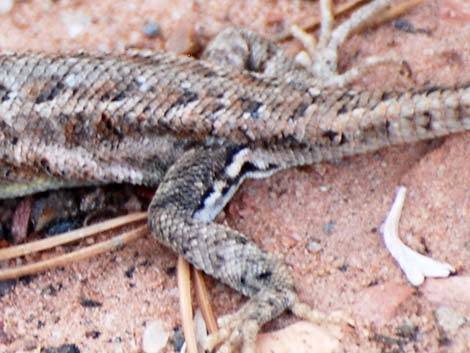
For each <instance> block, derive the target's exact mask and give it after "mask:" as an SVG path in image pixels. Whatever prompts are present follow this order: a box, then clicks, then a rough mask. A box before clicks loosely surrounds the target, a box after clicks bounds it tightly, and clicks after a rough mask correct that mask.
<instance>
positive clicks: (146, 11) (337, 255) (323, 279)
mask: <svg viewBox="0 0 470 353" xmlns="http://www.w3.org/2000/svg"><path fill="white" fill-rule="evenodd" d="M6 3H7V2H6ZM2 6H3V5H2ZM316 13H318V9H317V3H316V2H311V1H294V2H288V1H272V0H271V1H270V0H266V1H261V0H256V1H234V0H223V1H203V0H201V1H194V2H191V1H182V0H176V1H164V0H155V1H111V0H105V1H99V2H97V1H89V0H80V1H65V0H64V1H52V0H51V1H39V0H38V1H17V2H16V3H15V4H14V6H13V7H12V8H11V9H10V10H9V11H6V12H5V13H4V14H1V15H0V50H2V51H6V50H34V51H59V50H61V51H64V50H72V49H75V50H78V49H80V50H82V49H83V50H122V49H125V48H149V49H165V50H181V48H186V47H190V46H192V47H195V45H194V44H197V45H198V46H200V47H204V46H205V44H206V43H207V40H208V39H210V38H211V37H213V36H214V35H215V34H216V33H217V32H219V31H220V30H221V29H222V28H224V27H226V26H229V25H238V26H243V27H247V28H250V29H252V30H255V31H258V32H260V33H264V34H266V35H267V36H271V35H274V34H276V33H279V32H280V31H282V30H284V29H285V28H287V27H288V26H289V25H290V24H292V23H302V22H303V21H305V20H306V19H307V18H309V17H310V16H312V15H315V14H316ZM404 19H405V20H406V21H408V22H409V23H410V24H411V25H412V26H414V28H415V29H416V31H415V33H410V32H406V31H403V30H401V29H399V28H398V27H399V26H394V25H393V24H392V23H389V24H386V25H382V26H380V27H379V28H376V29H374V30H369V31H367V32H365V33H363V34H361V35H357V36H354V37H353V38H351V39H350V40H349V41H348V42H347V43H346V45H345V46H344V48H343V49H342V52H341V54H342V56H341V63H340V65H341V68H343V69H344V68H347V67H351V66H353V65H355V64H358V63H360V62H361V61H362V60H363V59H364V58H365V57H367V56H368V55H378V54H384V53H387V52H394V53H397V54H399V55H401V56H402V57H403V58H404V59H405V60H406V62H407V63H408V65H409V67H410V68H411V72H412V76H411V78H409V77H406V75H404V74H403V73H402V72H400V70H399V68H397V67H393V66H392V67H380V68H378V69H377V70H374V71H373V72H371V73H370V74H368V75H366V76H365V77H364V78H362V79H361V80H359V82H357V86H358V87H368V88H370V87H374V88H388V89H392V88H398V89H406V88H410V87H423V86H426V85H430V84H433V85H436V84H443V85H444V84H456V83H463V82H469V80H470V69H469V68H470V9H469V6H468V2H466V1H465V0H461V1H459V0H442V1H424V3H423V4H422V5H420V6H419V7H418V8H416V9H414V10H412V11H410V12H409V13H408V14H407V15H406V16H404ZM149 24H150V27H152V25H154V24H158V26H159V27H160V28H159V30H160V31H159V33H157V36H156V37H152V36H147V35H145V34H144V29H145V30H148V29H149V27H145V26H146V25H147V26H149ZM157 32H158V31H157ZM283 46H284V47H285V48H286V50H287V51H288V52H289V53H295V52H296V51H297V50H298V49H299V45H298V43H295V42H288V43H284V44H283ZM469 144H470V136H468V134H459V135H456V136H452V137H449V138H446V139H443V140H439V141H433V142H424V143H420V144H417V145H413V146H405V147H396V148H390V149H387V150H385V151H381V152H378V153H374V154H370V155H367V156H359V157H355V158H351V159H348V160H345V161H343V162H341V163H338V164H324V165H320V166H316V167H311V168H302V169H297V170H290V171H286V172H283V173H279V174H278V175H275V176H274V177H272V178H270V179H269V180H263V181H249V182H246V183H245V185H244V186H243V187H242V189H241V190H240V192H239V193H238V194H237V195H236V196H235V198H234V200H233V201H232V202H231V203H230V204H229V206H228V207H227V208H226V210H225V219H223V221H224V222H227V223H228V224H229V225H231V226H233V227H234V228H236V229H239V230H241V231H243V232H244V233H246V234H248V235H250V236H252V237H253V238H254V240H255V241H256V242H257V243H258V244H259V245H260V246H262V247H263V248H264V249H266V250H269V251H272V252H275V253H278V254H280V255H281V256H283V257H284V258H285V259H286V261H287V262H288V263H289V265H290V266H291V267H292V272H293V273H294V276H295V283H296V285H297V288H298V291H299V293H300V296H301V298H302V299H303V300H305V301H306V302H307V303H309V304H311V305H312V306H314V307H316V308H318V309H321V310H323V311H325V312H332V311H335V310H341V311H343V312H345V313H348V314H349V315H350V316H352V317H353V319H354V321H355V323H356V325H355V327H348V328H343V329H342V330H340V331H338V330H333V329H332V330H331V331H330V330H329V329H324V328H319V327H316V326H315V327H314V328H313V329H314V330H317V331H316V333H318V332H319V331H318V330H320V329H322V330H323V331H321V332H320V336H312V337H316V338H315V339H317V337H320V338H318V339H317V342H316V343H315V342H314V344H313V346H315V345H317V347H315V348H316V351H318V352H335V351H337V352H469V351H470V256H469V255H470V230H469V221H470V191H469V188H468V180H470V161H469V160H468V158H466V157H467V156H468V155H469V153H470V146H469ZM398 185H406V186H407V187H408V190H409V192H408V197H407V200H406V206H405V209H404V215H403V218H402V222H401V234H402V238H403V239H404V240H405V242H407V243H408V244H409V245H411V246H412V247H413V248H415V249H417V250H419V251H421V252H424V253H427V254H429V255H432V256H433V257H435V258H439V259H441V260H445V261H448V262H451V263H452V264H453V265H454V266H455V267H456V268H457V269H458V275H457V276H454V277H452V278H449V279H444V280H427V281H426V283H425V284H424V285H423V286H422V287H419V288H413V287H411V286H410V285H408V284H407V282H406V281H405V279H404V276H403V274H402V273H401V272H400V270H399V269H398V268H397V266H396V264H395V263H394V261H393V260H392V259H391V257H390V256H389V255H388V253H387V252H386V250H385V249H384V246H383V241H382V240H381V238H380V234H379V232H378V228H379V226H380V224H381V223H382V222H383V219H384V217H385V215H386V213H387V211H388V209H389V207H390V205H391V202H392V200H393V197H394V193H395V189H396V187H397V186H398ZM175 265H176V257H175V256H174V255H173V254H171V253H170V252H169V251H168V250H166V249H164V248H163V247H161V246H159V245H157V244H155V242H154V241H153V240H152V239H151V238H150V237H146V238H144V239H141V240H138V241H137V242H135V243H133V244H131V245H129V246H127V247H126V248H125V249H123V250H121V251H116V252H113V253H109V254H106V255H101V256H99V257H96V258H93V259H91V260H88V261H82V262H79V263H75V264H72V265H70V266H67V267H66V268H61V269H58V270H54V271H49V272H47V273H44V274H41V275H37V276H33V277H32V278H31V279H30V280H28V281H20V282H18V283H17V285H16V286H15V288H14V289H13V290H12V291H10V292H9V293H7V294H5V295H3V296H2V297H0V312H1V317H0V351H1V352H37V351H38V350H39V348H43V347H54V346H61V345H64V344H73V345H75V347H76V348H78V350H79V351H80V352H141V351H142V336H143V332H144V329H145V327H146V326H148V325H149V323H151V322H154V321H155V320H160V321H162V322H163V324H164V327H165V329H166V330H167V331H168V332H169V333H170V339H175V340H176V341H177V339H176V338H175V337H177V336H178V335H177V334H176V335H175V334H174V332H173V330H174V329H175V328H176V329H177V328H178V325H179V313H178V297H177V294H178V289H177V286H176V280H175ZM209 284H210V286H211V295H212V296H213V300H214V305H215V308H216V312H217V314H223V313H226V312H230V311H232V310H234V309H236V308H237V307H239V305H240V303H241V302H242V301H243V300H244V299H243V298H242V297H241V296H240V295H239V294H237V293H234V292H233V291H231V290H230V289H228V288H226V287H224V286H222V285H220V284H218V283H217V282H216V281H210V282H209ZM295 321H296V320H295V318H293V317H292V316H290V315H285V316H283V317H282V318H281V319H279V320H276V322H274V323H272V324H270V325H268V326H267V328H266V329H267V330H268V331H270V330H275V329H279V328H281V327H285V326H287V325H290V324H292V323H294V322H295ZM333 331H334V333H333ZM268 338H269V336H268ZM296 340H297V339H296V338H294V339H292V338H291V339H290V342H295V341H296ZM299 340H300V339H299ZM320 341H321V343H322V344H323V345H322V346H321V347H320V346H319V344H320V343H319V342H320ZM328 343H331V344H328ZM292 344H293V343H292ZM280 346H281V344H279V343H274V344H273V345H272V346H269V347H268V348H267V350H263V351H268V350H271V351H276V350H275V347H277V348H276V349H280V348H279V347H280ZM173 349H174V348H173V345H172V344H171V343H170V344H169V345H167V347H166V348H165V350H166V351H172V350H173ZM264 349H266V348H264ZM290 349H291V351H300V350H299V349H298V348H295V347H294V346H293V345H292V346H291V348H290ZM44 351H45V350H44ZM277 351H279V350H277ZM310 351H312V350H310Z"/></svg>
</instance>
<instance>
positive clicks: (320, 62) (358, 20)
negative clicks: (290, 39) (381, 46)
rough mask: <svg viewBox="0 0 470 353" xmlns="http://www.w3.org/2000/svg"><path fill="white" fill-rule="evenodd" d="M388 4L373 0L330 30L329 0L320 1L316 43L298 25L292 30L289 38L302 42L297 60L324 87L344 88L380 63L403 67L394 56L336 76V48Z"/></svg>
mask: <svg viewBox="0 0 470 353" xmlns="http://www.w3.org/2000/svg"><path fill="white" fill-rule="evenodd" d="M389 5H390V0H374V1H372V2H370V3H369V4H367V5H365V6H362V7H360V8H359V9H357V10H356V11H355V12H353V14H352V15H351V17H350V18H349V19H348V20H347V21H345V22H343V23H342V24H341V25H339V26H338V27H336V28H335V29H334V30H333V29H332V24H333V10H332V2H331V0H321V2H320V9H321V29H320V38H319V41H318V43H317V41H316V40H315V38H314V37H313V36H312V35H310V34H308V33H306V32H305V31H304V30H302V29H300V28H299V27H297V26H293V27H292V29H291V30H292V35H293V36H294V37H295V38H297V39H298V40H299V41H301V42H302V44H303V46H304V48H305V51H302V52H300V53H299V54H298V55H297V57H296V61H297V63H299V64H300V65H302V66H303V67H305V68H306V69H307V70H308V71H310V72H312V74H313V75H314V76H315V77H317V78H318V79H320V80H321V81H322V83H323V84H324V85H326V86H335V87H343V86H346V85H348V84H350V83H351V82H353V81H354V80H356V79H357V78H358V77H360V76H361V75H362V74H363V73H364V72H367V71H368V70H370V68H371V67H373V66H376V65H381V64H396V65H400V66H401V65H402V64H403V63H402V60H400V59H399V58H397V57H395V56H394V55H385V56H383V57H382V56H380V57H375V56H374V57H369V58H368V59H367V60H366V61H365V62H364V63H363V64H361V65H360V66H358V67H355V68H352V69H350V70H348V71H346V72H345V73H342V74H338V49H339V47H340V46H341V45H342V44H343V43H344V42H345V40H346V39H347V38H348V37H349V36H350V35H351V34H352V33H354V32H355V31H357V30H358V29H359V28H361V27H363V26H364V25H365V24H367V23H369V22H370V21H371V20H372V19H373V18H374V17H375V16H376V15H377V14H378V13H380V12H382V11H384V10H385V9H386V8H387V7H389Z"/></svg>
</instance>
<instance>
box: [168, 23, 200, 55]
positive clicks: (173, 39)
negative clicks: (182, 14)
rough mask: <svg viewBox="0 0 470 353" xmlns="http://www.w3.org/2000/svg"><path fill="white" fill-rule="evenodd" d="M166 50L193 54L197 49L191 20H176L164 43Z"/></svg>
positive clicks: (197, 44)
mask: <svg viewBox="0 0 470 353" xmlns="http://www.w3.org/2000/svg"><path fill="white" fill-rule="evenodd" d="M165 49H166V51H169V52H172V53H177V54H186V55H190V54H194V53H195V52H197V50H198V49H199V43H198V42H197V40H196V34H195V32H194V25H193V23H192V22H191V21H178V22H177V23H176V24H175V28H174V30H173V31H172V32H171V33H170V36H169V37H168V40H167V41H166V43H165Z"/></svg>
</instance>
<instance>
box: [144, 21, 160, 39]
mask: <svg viewBox="0 0 470 353" xmlns="http://www.w3.org/2000/svg"><path fill="white" fill-rule="evenodd" d="M143 31H144V34H145V35H146V36H147V37H148V38H156V37H158V36H159V35H160V33H161V27H160V25H159V24H158V23H157V22H154V21H151V22H147V23H146V24H145V25H144V29H143Z"/></svg>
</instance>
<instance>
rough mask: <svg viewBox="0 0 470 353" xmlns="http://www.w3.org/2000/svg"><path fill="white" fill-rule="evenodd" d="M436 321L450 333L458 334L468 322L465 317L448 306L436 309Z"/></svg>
mask: <svg viewBox="0 0 470 353" xmlns="http://www.w3.org/2000/svg"><path fill="white" fill-rule="evenodd" d="M436 319H437V322H438V323H439V326H441V327H442V329H443V330H444V331H446V332H448V333H454V332H456V331H457V330H458V329H459V328H460V327H461V326H462V325H463V324H465V321H466V320H465V317H463V316H462V315H460V314H459V313H457V312H456V311H454V310H452V309H451V308H449V307H448V306H440V307H438V308H437V309H436Z"/></svg>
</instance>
